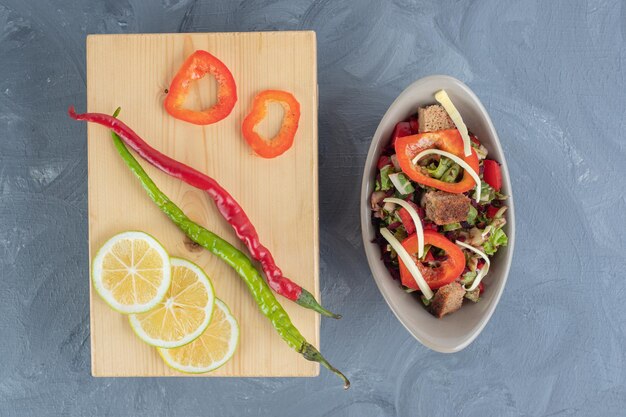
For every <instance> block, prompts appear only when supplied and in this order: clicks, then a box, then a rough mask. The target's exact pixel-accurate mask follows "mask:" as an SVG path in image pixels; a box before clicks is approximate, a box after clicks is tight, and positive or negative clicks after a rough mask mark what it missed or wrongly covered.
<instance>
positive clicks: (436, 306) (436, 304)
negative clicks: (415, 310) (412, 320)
mask: <svg viewBox="0 0 626 417" xmlns="http://www.w3.org/2000/svg"><path fill="white" fill-rule="evenodd" d="M464 295H465V290H464V289H463V286H462V285H461V284H459V283H458V282H456V281H455V282H451V283H450V284H448V285H445V286H443V287H441V288H439V289H438V290H437V292H436V293H435V296H434V297H433V300H432V301H431V303H430V312H431V314H432V315H433V316H435V317H437V318H442V317H443V316H445V315H446V314H451V313H454V312H455V311H457V310H458V309H459V308H461V306H462V305H463V296H464Z"/></svg>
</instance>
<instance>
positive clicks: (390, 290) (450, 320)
mask: <svg viewBox="0 0 626 417" xmlns="http://www.w3.org/2000/svg"><path fill="white" fill-rule="evenodd" d="M440 89H445V90H446V91H447V93H448V95H449V96H450V98H451V99H452V102H453V103H454V104H455V106H456V107H457V109H458V110H459V112H460V113H461V115H462V117H463V120H464V121H465V124H466V125H467V126H468V128H469V130H470V131H472V132H473V133H475V134H476V135H477V137H478V138H479V140H480V141H481V143H482V144H484V145H485V147H486V148H487V149H488V151H489V158H493V159H496V160H497V161H499V162H500V163H501V164H502V180H503V186H502V192H503V193H504V194H507V195H508V196H509V199H508V201H507V205H508V206H509V209H508V210H507V212H506V219H507V225H506V226H505V228H504V230H505V231H506V232H507V235H508V237H509V243H508V246H506V247H501V248H500V249H499V250H498V252H497V253H496V256H495V257H494V258H493V259H492V262H491V268H490V271H489V274H488V275H487V276H486V277H485V278H484V281H483V282H484V283H485V287H486V290H485V292H484V293H483V295H482V297H481V299H480V301H479V302H478V303H476V304H474V303H472V302H470V301H469V300H465V301H464V303H463V307H462V308H461V309H460V310H459V311H457V312H455V313H454V314H451V315H448V316H446V317H444V318H442V319H437V318H435V317H434V316H432V315H431V314H430V313H428V312H427V311H426V309H425V308H424V306H423V305H422V303H421V302H420V301H419V298H418V297H417V296H416V295H415V294H407V293H406V292H405V291H404V290H403V289H402V288H401V287H400V283H399V282H398V281H396V280H394V279H393V278H392V277H391V274H390V273H389V271H388V270H387V268H385V265H384V264H383V262H382V260H381V256H380V255H381V254H380V249H379V247H378V245H377V244H376V243H372V241H373V240H374V238H375V232H376V231H375V230H374V226H373V224H372V220H371V216H372V213H371V210H370V195H371V193H372V190H373V188H374V183H375V180H376V163H377V161H378V157H379V156H380V153H381V151H382V150H383V148H384V147H385V146H386V145H387V144H388V142H389V137H390V136H391V134H392V132H393V128H394V126H395V125H396V123H398V122H400V121H402V120H405V119H407V118H408V117H409V116H410V115H411V114H413V113H415V112H416V110H417V108H418V107H419V106H424V105H427V104H433V103H435V99H434V93H435V92H436V91H438V90H440ZM361 229H362V233H363V244H364V247H365V253H366V255H367V260H368V262H369V266H370V269H371V270H372V274H373V276H374V281H375V282H376V285H377V286H378V289H379V290H380V292H381V294H382V295H383V297H384V298H385V301H386V302H387V304H388V305H389V308H391V311H393V313H394V314H395V315H396V317H397V318H398V320H400V323H402V324H403V325H404V327H406V329H407V330H408V331H409V332H410V333H411V334H412V335H413V336H414V337H415V338H416V339H417V340H418V341H419V342H420V343H422V344H423V345H424V346H426V347H428V348H430V349H433V350H435V351H438V352H445V353H451V352H458V351H460V350H462V349H464V348H465V347H467V346H468V345H469V344H470V343H472V342H473V341H474V339H476V337H478V335H479V334H480V332H481V331H482V330H483V328H484V327H485V325H486V324H487V322H488V321H489V319H490V318H491V316H492V314H493V312H494V310H495V309H496V306H497V305H498V301H499V300H500V296H501V295H502V291H503V290H504V286H505V284H506V281H507V276H508V274H509V269H510V267H511V260H512V257H513V248H514V246H515V208H514V206H513V194H512V190H511V182H510V179H509V170H508V167H507V163H506V158H505V157H504V154H503V152H502V147H501V146H500V141H499V139H498V134H497V133H496V130H495V128H494V126H493V123H492V122H491V119H490V118H489V115H488V114H487V111H486V110H485V108H484V106H483V105H482V104H481V102H480V100H478V97H476V95H475V94H474V93H473V92H472V90H470V89H469V87H468V86H466V85H465V84H463V83H462V82H461V81H459V80H457V79H455V78H452V77H449V76H444V75H433V76H429V77H425V78H422V79H420V80H417V81H415V82H414V83H413V84H411V85H410V86H409V87H407V88H406V89H405V90H404V91H403V92H402V93H401V94H400V95H399V96H398V98H397V99H396V100H395V101H394V102H393V103H392V104H391V106H390V107H389V109H388V110H387V112H386V113H385V115H384V116H383V118H382V120H381V121H380V124H379V125H378V128H377V129H376V133H375V134H374V137H373V139H372V144H371V145H370V148H369V152H368V154H367V160H366V162H365V170H364V173H363V181H362V185H361Z"/></svg>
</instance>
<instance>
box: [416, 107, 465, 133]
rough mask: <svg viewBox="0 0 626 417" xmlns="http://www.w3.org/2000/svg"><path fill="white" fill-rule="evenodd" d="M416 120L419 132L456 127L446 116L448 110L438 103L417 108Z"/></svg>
mask: <svg viewBox="0 0 626 417" xmlns="http://www.w3.org/2000/svg"><path fill="white" fill-rule="evenodd" d="M417 121H418V124H419V133H424V132H435V131H437V130H444V129H455V128H456V127H455V126H454V122H452V119H450V116H448V112H446V110H445V109H444V108H443V106H441V105H439V104H433V105H431V106H426V107H420V108H419V109H417Z"/></svg>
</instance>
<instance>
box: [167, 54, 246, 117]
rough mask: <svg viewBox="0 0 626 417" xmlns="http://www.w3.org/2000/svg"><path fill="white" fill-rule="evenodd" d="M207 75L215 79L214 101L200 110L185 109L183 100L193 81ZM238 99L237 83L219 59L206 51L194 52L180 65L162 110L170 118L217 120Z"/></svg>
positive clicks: (227, 111)
mask: <svg viewBox="0 0 626 417" xmlns="http://www.w3.org/2000/svg"><path fill="white" fill-rule="evenodd" d="M206 74H212V75H213V76H214V77H215V79H216V80H217V85H218V87H217V103H216V104H215V105H214V106H212V107H209V108H208V109H204V110H201V111H196V110H190V109H186V108H184V107H183V106H184V105H185V99H186V98H187V95H188V94H189V87H190V85H191V82H192V81H195V80H199V79H200V78H202V77H204V76H205V75H206ZM236 102H237V86H236V85H235V79H234V78H233V74H231V73H230V70H229V69H228V67H227V66H226V65H224V63H223V62H222V61H220V60H219V59H217V58H216V57H214V56H213V55H211V54H210V53H208V52H207V51H196V52H194V53H193V54H191V55H190V56H189V57H188V58H187V59H186V60H185V62H184V63H183V65H182V66H181V67H180V69H179V70H178V72H177V73H176V76H175V77H174V79H173V80H172V83H171V84H170V88H169V90H168V92H167V96H166V97H165V102H164V103H163V104H164V106H165V110H166V111H167V112H168V113H169V114H170V115H172V116H173V117H175V118H177V119H180V120H184V121H186V122H189V123H193V124H197V125H208V124H211V123H215V122H219V121H220V120H222V119H224V118H225V117H226V116H228V115H229V114H230V112H231V111H232V110H233V107H235V103H236Z"/></svg>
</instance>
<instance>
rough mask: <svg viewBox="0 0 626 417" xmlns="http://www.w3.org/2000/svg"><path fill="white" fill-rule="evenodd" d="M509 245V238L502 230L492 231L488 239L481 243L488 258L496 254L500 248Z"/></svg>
mask: <svg viewBox="0 0 626 417" xmlns="http://www.w3.org/2000/svg"><path fill="white" fill-rule="evenodd" d="M508 243H509V238H508V237H507V235H506V233H504V231H503V230H502V228H498V229H494V230H492V231H491V233H490V234H489V238H488V239H487V241H486V242H485V243H483V249H484V251H485V253H486V254H487V255H489V256H491V255H493V254H494V253H496V251H497V250H498V248H499V247H500V246H506V245H507V244H508Z"/></svg>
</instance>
